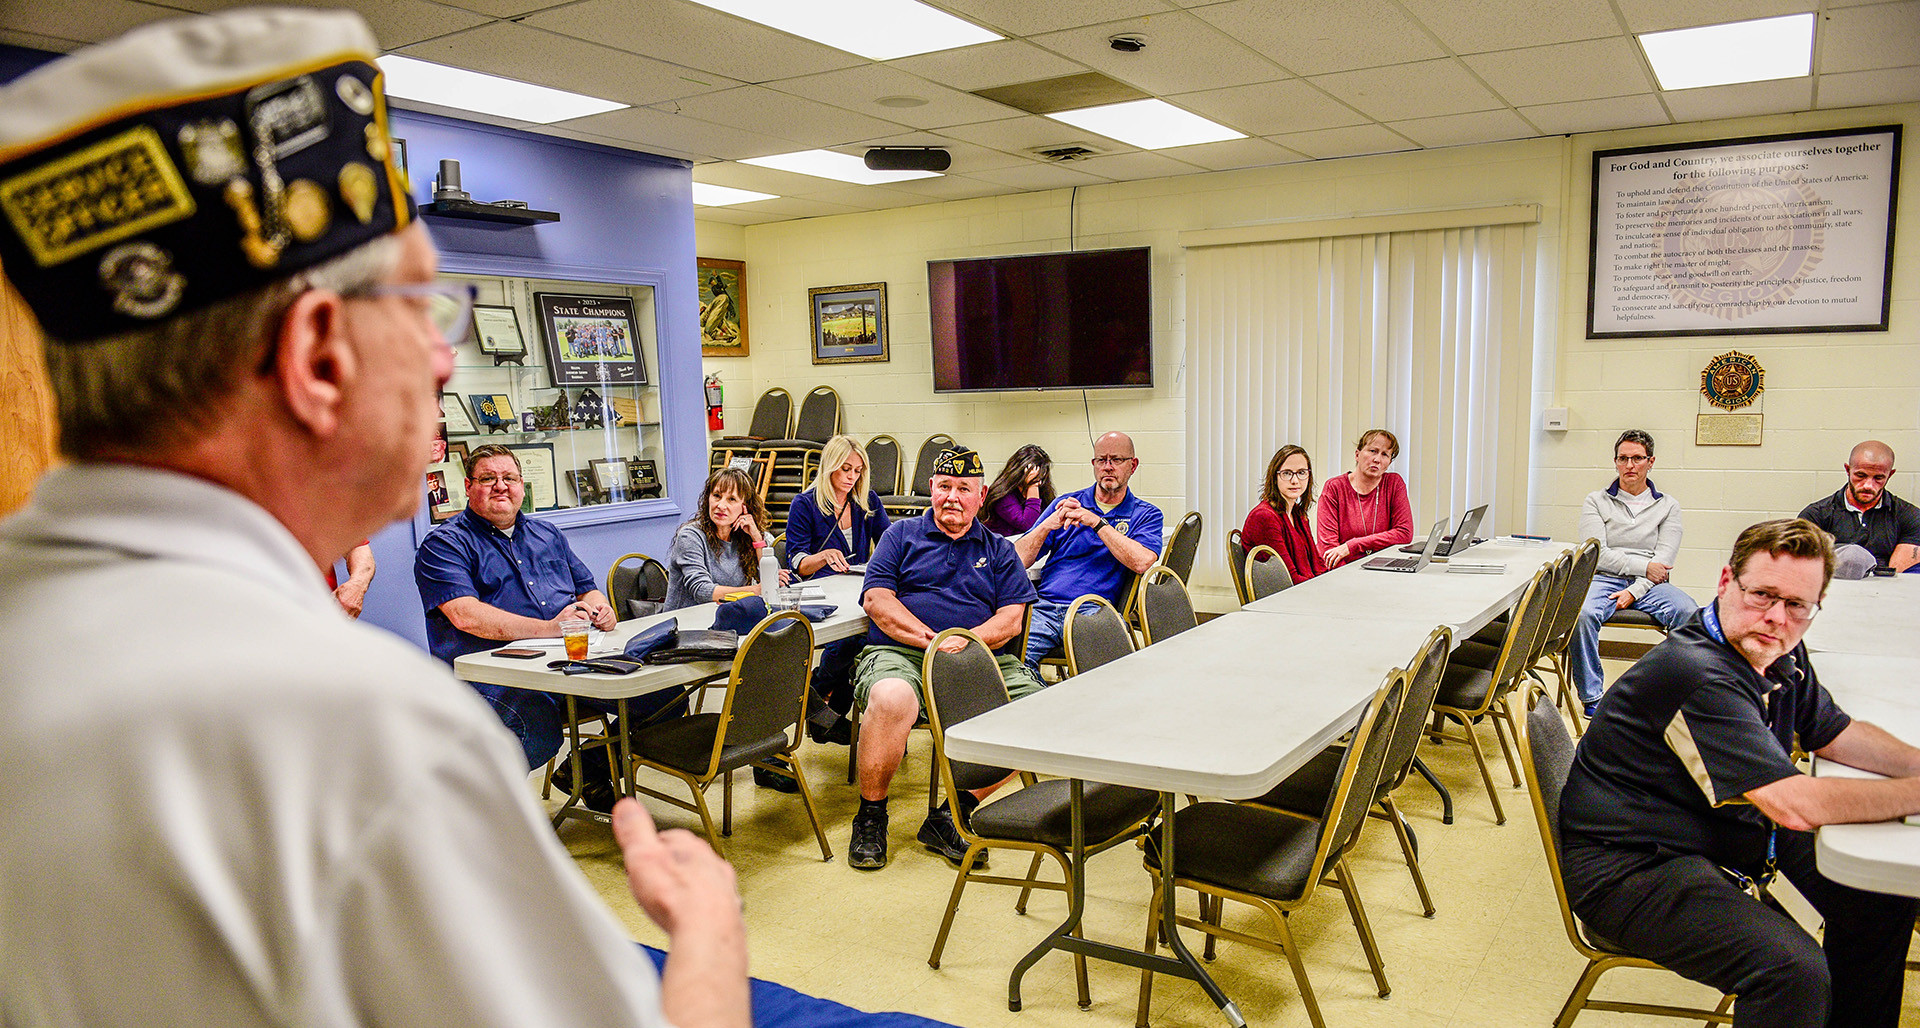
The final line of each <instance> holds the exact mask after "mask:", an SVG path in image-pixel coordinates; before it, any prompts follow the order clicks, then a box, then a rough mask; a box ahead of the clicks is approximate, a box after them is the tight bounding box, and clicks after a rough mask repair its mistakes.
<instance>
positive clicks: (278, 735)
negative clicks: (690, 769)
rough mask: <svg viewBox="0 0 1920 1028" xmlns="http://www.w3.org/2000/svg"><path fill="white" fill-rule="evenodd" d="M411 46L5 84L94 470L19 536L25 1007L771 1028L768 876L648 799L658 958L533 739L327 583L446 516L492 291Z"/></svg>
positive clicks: (72, 394) (626, 826)
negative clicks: (753, 956) (765, 1007)
mask: <svg viewBox="0 0 1920 1028" xmlns="http://www.w3.org/2000/svg"><path fill="white" fill-rule="evenodd" d="M377 54H378V49H377V46H376V44H375V42H374V39H373V37H372V34H371V33H370V32H369V31H368V30H367V28H366V26H365V24H364V23H362V22H361V21H360V19H359V18H358V17H357V16H355V15H351V14H341V13H323V12H317V11H306V10H302V11H291V10H249V11H240V12H234V13H230V14H224V15H220V16H215V17H206V18H192V19H187V20H180V21H171V22H163V23H158V24H155V25H151V26H148V27H146V28H142V29H139V30H137V31H135V32H132V33H130V34H128V35H126V36H124V37H122V38H120V39H118V40H115V41H113V42H109V43H106V44H103V45H101V46H97V47H93V48H90V49H87V50H82V51H80V52H78V53H76V54H74V55H72V56H70V57H67V58H65V59H63V60H59V61H56V62H54V63H52V64H49V65H47V66H46V67H44V68H41V69H39V70H38V71H36V72H34V73H32V74H30V75H28V76H26V77H24V78H22V79H21V80H19V81H18V82H16V83H14V84H12V85H10V86H7V87H5V88H0V265H4V267H5V270H6V274H7V276H8V277H9V278H10V279H11V280H12V282H13V284H14V285H15V286H16V287H18V289H19V290H20V292H21V294H22V295H23V296H24V297H25V298H26V300H27V302H28V303H29V304H30V305H31V306H32V308H33V310H34V313H35V314H36V315H37V316H38V318H39V320H40V323H41V325H42V327H43V328H44V330H45V333H46V336H47V342H46V346H45V351H46V359H47V360H46V362H47V367H48V371H49V375H50V379H51V382H52V386H53V391H54V394H55V397H56V402H57V405H58V414H59V425H60V447H61V450H62V451H63V453H64V454H65V456H66V457H68V458H69V460H70V463H69V464H68V465H67V466H65V467H63V468H61V469H58V470H55V471H53V472H51V473H50V474H49V475H48V476H47V477H46V478H45V479H44V480H43V481H42V482H41V483H40V484H39V486H38V488H37V490H36V492H35V494H34V498H33V500H32V502H31V503H30V505H29V506H28V507H27V508H26V509H24V510H23V511H22V512H21V513H20V514H18V515H17V516H15V517H13V518H11V519H9V520H7V521H6V522H4V523H0V666H4V667H5V668H6V669H7V670H6V673H5V674H4V675H0V710H5V712H6V714H5V716H4V717H0V766H4V767H5V768H7V769H8V771H7V773H6V774H5V775H4V776H0V868H4V873H0V1022H4V1023H6V1024H8V1025H66V1024H73V1025H82V1024H84V1025H114V1024H139V1025H184V1024H191V1025H207V1024H218V1025H246V1024H275V1025H284V1024H303V1025H347V1024H366V1023H372V1024H434V1025H503V1026H505V1025H512V1026H515V1028H524V1026H526V1025H534V1024H563V1025H586V1024H622V1025H664V1024H666V1023H668V1022H669V1021H671V1023H673V1024H676V1025H681V1026H683V1028H690V1026H694V1025H727V1026H739V1028H744V1026H745V1025H747V1024H748V1023H749V1012H748V1008H747V977H746V946H745V942H744V929H743V927H742V924H741V920H740V909H739V902H738V897H737V894H736V893H735V891H734V888H733V876H732V871H731V869H730V868H728V867H727V865H726V864H725V863H724V862H722V861H721V860H719V858H718V857H716V856H715V855H714V854H713V852H712V851H711V850H710V849H708V848H707V846H706V844H705V843H703V842H701V841H700V840H698V839H697V838H695V837H693V836H691V835H688V834H687V833H685V832H666V833H655V831H654V829H653V824H652V822H651V820H649V819H648V818H647V816H646V814H645V812H644V811H643V810H642V809H641V808H640V806H639V805H638V804H636V803H633V802H631V801H627V802H625V803H622V804H621V805H620V807H619V808H618V809H616V811H615V824H614V831H615V835H616V837H617V838H618V840H619V842H620V844H621V847H622V849H623V850H624V851H625V854H626V858H627V868H628V877H629V882H630V885H631V887H632V889H633V892H634V895H635V897H636V898H637V899H638V900H639V902H640V905H641V907H642V908H643V909H644V910H645V911H646V912H647V913H648V914H649V915H650V916H651V917H653V919H654V920H656V921H657V922H659V923H660V925H661V926H662V927H663V928H664V929H665V930H666V932H667V934H668V935H669V936H670V937H671V939H672V944H673V945H672V959H671V961H670V962H669V963H668V965H667V969H666V972H665V976H664V979H662V978H661V977H659V976H657V975H656V973H655V971H654V969H653V966H652V964H651V962H650V961H648V959H647V958H646V957H645V955H644V954H642V953H641V952H640V951H639V950H638V949H636V948H635V947H634V946H633V945H632V944H631V942H630V941H629V940H628V939H627V937H626V935H625V933H624V932H623V931H622V930H621V928H620V926H619V925H618V924H617V923H616V922H615V920H614V919H613V917H612V916H611V915H610V914H609V912H608V911H607V910H606V908H605V907H604V906H602V905H601V903H600V901H599V900H598V898H597V897H596V896H595V895H594V893H593V892H592V890H591V889H590V888H589V887H588V886H587V884H586V883H585V882H584V881H583V880H582V879H581V877H580V875H579V872H578V870H577V869H576V868H575V866H574V864H573V862H572V860H571V859H570V858H569V856H568V854H567V852H566V851H565V850H564V849H563V848H562V847H561V846H560V844H559V842H558V840H557V839H556V838H555V837H554V835H553V833H552V831H551V830H550V829H549V828H548V827H547V825H546V821H545V818H544V817H543V816H542V812H541V811H540V809H539V808H538V806H537V805H536V803H535V802H534V800H533V797H532V794H531V791H530V790H529V789H528V788H527V783H526V765H525V763H524V761H523V758H522V757H521V753H520V749H519V747H518V745H517V744H516V743H515V742H514V740H513V738H512V736H510V735H509V734H507V732H506V730H505V729H504V728H503V727H502V726H501V724H500V722H499V720H498V719H497V718H495V717H494V716H493V714H492V713H491V712H490V711H489V710H488V709H487V707H486V705H485V704H484V703H483V702H481V700H480V699H479V697H478V696H476V695H475V694H474V693H473V692H472V691H471V690H469V689H466V688H464V687H462V686H461V685H460V684H459V683H457V682H456V681H455V680H454V679H453V678H451V677H450V676H449V675H448V673H447V671H446V669H445V668H444V667H443V666H442V665H440V664H437V663H435V662H434V661H432V660H431V659H430V658H428V657H427V656H426V655H425V654H423V653H420V652H418V651H416V650H415V649H413V648H412V647H410V646H408V645H406V644H405V643H403V642H401V641H400V640H398V639H396V638H394V637H392V636H390V635H387V634H385V633H383V632H381V631H379V630H378V629H374V628H368V627H362V626H360V625H358V624H357V623H355V622H354V621H352V620H350V619H348V618H346V617H345V616H343V615H342V614H341V612H340V610H339V608H338V607H337V606H336V605H335V604H334V602H333V599H332V597H331V595H330V594H329V593H328V591H327V589H326V587H325V585H324V583H323V581H322V577H321V571H320V567H321V566H322V565H325V564H329V563H330V562H331V561H332V559H333V558H334V557H336V556H338V555H339V554H341V553H344V552H346V551H347V549H348V548H350V547H351V546H353V545H354V544H355V543H357V542H358V541H359V540H361V539H362V538H364V537H365V536H366V535H367V534H368V533H369V532H370V531H372V530H373V529H375V528H378V527H379V526H381V525H384V524H386V523H388V522H390V521H392V520H393V519H395V518H399V517H406V516H409V515H411V514H412V512H413V510H414V508H415V506H416V505H417V504H418V502H419V498H420V476H421V472H422V470H423V467H424V463H425V460H426V456H427V453H428V445H429V442H430V441H431V439H432V438H433V436H434V433H435V426H436V422H437V420H438V417H439V414H438V397H439V390H440V387H441V386H442V385H443V384H444V383H445V381H446V379H447V376H448V375H449V374H450V372H451V363H452V356H451V353H450V351H449V348H448V345H447V342H448V340H449V339H450V338H454V337H456V336H457V335H459V334H460V333H463V332H464V331H465V327H464V322H465V319H466V317H467V315H468V313H469V310H470V303H471V295H470V294H469V293H467V292H465V291H463V290H459V289H449V288H445V287H442V286H440V285H436V284H435V281H434V272H435V258H434V252H433V247H432V245H431V244H430V243H429V242H428V239H427V236H426V234H425V232H424V231H423V230H422V229H421V228H420V227H419V226H418V225H417V224H416V223H415V222H414V220H413V211H412V203H411V201H410V200H409V198H408V196H407V193H406V187H405V183H404V182H403V180H402V178H401V175H400V173H399V171H398V170H397V169H396V168H395V167H394V165H393V162H392V159H391V149H390V148H391V141H390V137H389V134H388V125H387V115H386V110H385V105H384V99H383V97H382V94H381V80H380V72H379V69H378V68H377V67H376V66H375V64H374V63H373V62H374V58H375V57H376V56H377ZM88 612H100V613H101V614H102V616H103V617H105V618H107V619H108V620H107V621H106V624H110V625H111V628H110V629H106V628H102V629H99V631H100V632H101V633H102V634H101V635H99V636H97V637H92V638H89V637H88V634H89V633H91V632H92V631H93V629H91V628H89V629H83V630H79V631H76V627H75V626H77V625H79V624H81V623H82V622H83V620H84V621H85V623H87V624H89V625H96V624H100V621H99V620H98V619H95V618H91V617H85V616H84V615H86V614H87V613H88Z"/></svg>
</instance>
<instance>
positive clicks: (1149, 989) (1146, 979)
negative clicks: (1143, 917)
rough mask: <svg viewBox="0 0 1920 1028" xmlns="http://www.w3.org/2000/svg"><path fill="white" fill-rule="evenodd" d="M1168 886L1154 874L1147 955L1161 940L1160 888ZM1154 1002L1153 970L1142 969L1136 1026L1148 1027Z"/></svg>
mask: <svg viewBox="0 0 1920 1028" xmlns="http://www.w3.org/2000/svg"><path fill="white" fill-rule="evenodd" d="M1164 888H1166V882H1165V880H1164V879H1162V878H1161V877H1160V876H1159V875H1157V874H1156V875H1154V876H1153V902H1151V903H1148V904H1147V945H1146V953H1147V956H1153V953H1154V948H1155V945H1156V944H1157V943H1158V942H1159V941H1160V902H1161V900H1160V890H1161V889H1164ZM1152 1003H1153V972H1152V971H1151V970H1149V969H1147V968H1144V967H1143V968H1141V969H1140V1008H1139V1010H1138V1011H1137V1012H1136V1013H1135V1014H1134V1018H1133V1023H1134V1028H1147V1009H1148V1007H1150V1006H1151V1005H1152Z"/></svg>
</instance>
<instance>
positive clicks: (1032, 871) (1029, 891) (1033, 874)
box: [1013, 850, 1040, 914]
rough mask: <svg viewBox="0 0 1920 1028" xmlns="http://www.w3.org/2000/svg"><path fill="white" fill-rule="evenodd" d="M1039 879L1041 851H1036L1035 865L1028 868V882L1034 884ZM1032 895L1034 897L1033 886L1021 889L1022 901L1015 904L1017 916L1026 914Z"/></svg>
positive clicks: (1034, 855) (1014, 909)
mask: <svg viewBox="0 0 1920 1028" xmlns="http://www.w3.org/2000/svg"><path fill="white" fill-rule="evenodd" d="M1039 879H1040V851H1038V850H1035V851H1034V854H1033V865H1032V866H1031V867H1029V868H1027V881H1029V882H1033V881H1038V880H1039ZM1031 895H1033V886H1031V885H1029V886H1027V887H1025V888H1023V889H1021V890H1020V899H1019V900H1017V901H1016V902H1015V903H1014V904H1013V912H1014V913H1016V914H1024V913H1026V912H1027V897H1028V896H1031Z"/></svg>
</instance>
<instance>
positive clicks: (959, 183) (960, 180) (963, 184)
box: [887, 175, 1013, 200]
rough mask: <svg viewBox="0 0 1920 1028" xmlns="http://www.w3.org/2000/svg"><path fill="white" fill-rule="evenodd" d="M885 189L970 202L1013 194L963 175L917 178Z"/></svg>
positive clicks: (995, 183) (931, 198) (1005, 187)
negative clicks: (977, 198)
mask: <svg viewBox="0 0 1920 1028" xmlns="http://www.w3.org/2000/svg"><path fill="white" fill-rule="evenodd" d="M887 188H889V189H892V190H895V191H896V192H903V193H913V194H916V195H918V196H924V197H926V198H927V199H929V200H970V199H972V198H974V197H976V196H1001V195H1003V194H1006V193H1011V192H1013V187H1011V186H1005V185H1001V184H1000V183H998V182H988V181H986V180H985V179H979V178H969V177H968V176H965V175H942V176H940V177H939V178H917V179H914V180H913V181H911V182H895V183H894V184H893V185H891V186H888V187H887Z"/></svg>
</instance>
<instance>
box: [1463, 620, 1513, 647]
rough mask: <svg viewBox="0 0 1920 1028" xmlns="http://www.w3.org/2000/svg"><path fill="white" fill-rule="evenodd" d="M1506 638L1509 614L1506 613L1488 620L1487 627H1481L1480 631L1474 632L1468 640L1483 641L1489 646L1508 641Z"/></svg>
mask: <svg viewBox="0 0 1920 1028" xmlns="http://www.w3.org/2000/svg"><path fill="white" fill-rule="evenodd" d="M1506 638H1507V616H1506V615H1505V614H1502V615H1500V616H1499V617H1497V618H1494V619H1493V620H1492V621H1489V622H1487V624H1486V627H1484V628H1482V629H1480V630H1479V631H1478V632H1475V633H1473V635H1472V636H1470V637H1469V638H1468V640H1467V641H1468V642H1477V643H1482V644H1484V645H1487V646H1498V645H1500V644H1501V643H1502V642H1504V641H1506Z"/></svg>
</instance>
